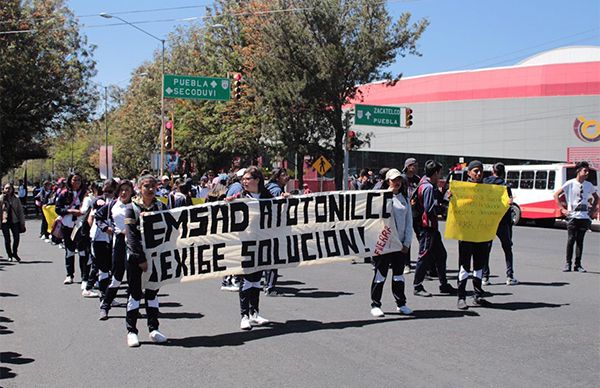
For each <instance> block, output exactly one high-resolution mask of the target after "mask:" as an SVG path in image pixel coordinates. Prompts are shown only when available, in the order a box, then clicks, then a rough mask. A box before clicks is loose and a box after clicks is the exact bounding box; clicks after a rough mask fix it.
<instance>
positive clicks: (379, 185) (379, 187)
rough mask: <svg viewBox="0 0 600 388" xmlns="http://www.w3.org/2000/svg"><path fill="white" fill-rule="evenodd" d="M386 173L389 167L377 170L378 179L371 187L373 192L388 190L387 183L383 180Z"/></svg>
mask: <svg viewBox="0 0 600 388" xmlns="http://www.w3.org/2000/svg"><path fill="white" fill-rule="evenodd" d="M388 171H390V168H389V167H383V168H381V169H380V170H379V174H378V178H377V181H376V182H375V185H374V186H373V190H385V189H387V188H388V181H387V179H386V178H385V177H386V174H387V173H388Z"/></svg>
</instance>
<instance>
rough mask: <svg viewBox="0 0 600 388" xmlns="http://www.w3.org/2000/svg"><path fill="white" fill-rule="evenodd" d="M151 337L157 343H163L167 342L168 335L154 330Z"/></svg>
mask: <svg viewBox="0 0 600 388" xmlns="http://www.w3.org/2000/svg"><path fill="white" fill-rule="evenodd" d="M149 337H150V339H151V340H152V342H155V343H157V344H162V343H163V342H167V337H166V336H165V335H164V334H163V333H161V332H160V331H158V330H152V331H151V332H150V336H149Z"/></svg>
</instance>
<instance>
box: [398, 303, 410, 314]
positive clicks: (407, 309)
mask: <svg viewBox="0 0 600 388" xmlns="http://www.w3.org/2000/svg"><path fill="white" fill-rule="evenodd" d="M396 311H398V312H399V313H400V314H404V315H409V314H412V312H413V311H412V309H411V308H410V307H408V306H407V305H404V306H400V307H396Z"/></svg>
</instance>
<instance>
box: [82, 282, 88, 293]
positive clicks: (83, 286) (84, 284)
mask: <svg viewBox="0 0 600 388" xmlns="http://www.w3.org/2000/svg"><path fill="white" fill-rule="evenodd" d="M86 288H87V282H84V281H82V282H81V290H82V291H83V290H85V289H86Z"/></svg>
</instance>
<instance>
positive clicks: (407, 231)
mask: <svg viewBox="0 0 600 388" xmlns="http://www.w3.org/2000/svg"><path fill="white" fill-rule="evenodd" d="M385 180H386V181H387V184H388V190H391V191H392V193H393V197H392V214H393V215H394V217H393V218H394V225H395V227H396V230H397V231H398V237H399V239H400V243H401V244H402V250H401V251H400V252H390V253H385V254H382V255H376V256H373V257H372V263H373V270H374V274H373V280H372V281H371V315H372V316H374V317H383V316H385V314H384V312H383V310H381V294H382V293H383V286H384V284H385V280H386V277H387V273H388V269H389V268H390V266H391V267H392V295H393V296H394V300H395V301H396V311H398V312H400V313H401V314H405V315H408V314H411V313H412V309H411V308H410V307H408V306H407V305H406V295H405V294H404V275H403V274H402V270H403V268H404V262H405V256H406V255H407V254H408V249H409V248H410V243H411V241H412V233H413V228H412V212H411V208H410V205H409V202H408V199H407V198H406V194H407V191H406V183H405V182H404V178H402V174H400V171H398V170H397V169H395V168H392V169H390V170H389V171H388V172H387V173H386V175H385Z"/></svg>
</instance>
